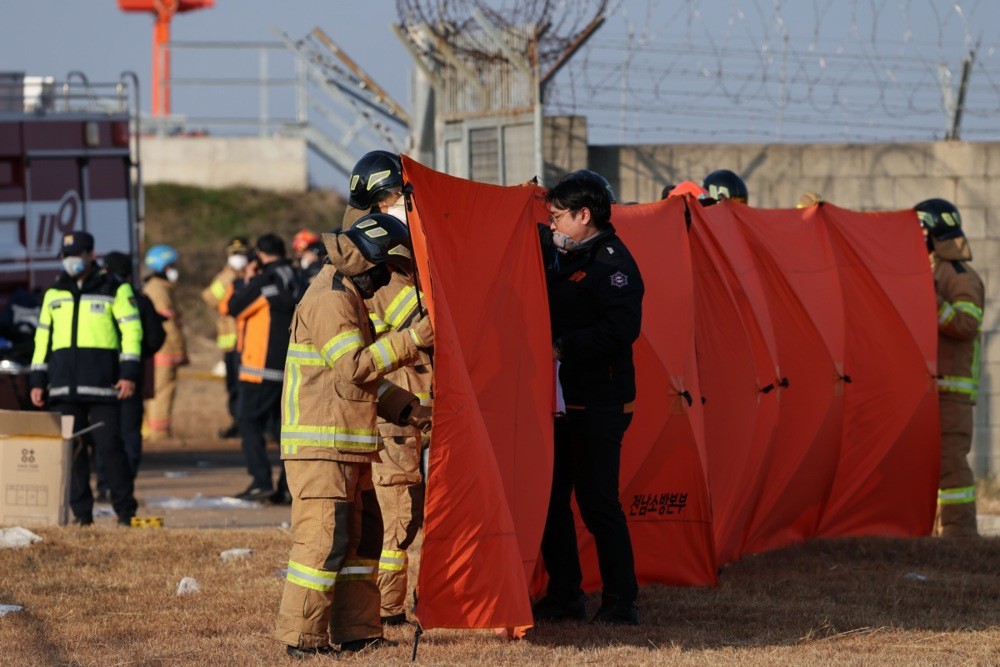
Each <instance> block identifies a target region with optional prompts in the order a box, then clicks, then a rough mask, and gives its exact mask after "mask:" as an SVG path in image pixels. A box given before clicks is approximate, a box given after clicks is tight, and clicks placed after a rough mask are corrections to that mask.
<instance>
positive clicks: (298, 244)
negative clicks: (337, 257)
mask: <svg viewBox="0 0 1000 667" xmlns="http://www.w3.org/2000/svg"><path fill="white" fill-rule="evenodd" d="M316 241H319V235H318V234H316V233H315V232H312V231H309V230H308V229H300V230H299V231H298V233H297V234H295V236H294V237H293V238H292V248H293V249H294V250H295V252H305V251H306V248H308V247H309V244H310V243H315V242H316Z"/></svg>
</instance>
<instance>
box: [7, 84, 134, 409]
mask: <svg viewBox="0 0 1000 667" xmlns="http://www.w3.org/2000/svg"><path fill="white" fill-rule="evenodd" d="M139 136H140V133H139V85H138V78H137V77H136V75H135V74H134V73H131V72H125V73H123V74H122V76H121V78H120V79H119V80H118V81H114V82H110V83H97V82H91V81H89V80H88V78H87V77H86V76H85V75H84V74H83V73H82V72H70V73H69V74H68V75H67V76H66V78H65V80H63V81H57V80H56V79H55V78H54V77H38V76H25V75H24V74H23V73H19V72H0V407H24V400H23V397H24V394H25V392H23V387H24V385H25V374H26V371H27V364H28V363H29V362H30V354H31V339H32V334H33V329H34V325H35V324H37V315H38V309H37V307H38V304H40V303H41V294H42V292H44V290H45V289H46V288H47V287H48V286H49V285H51V284H52V282H53V280H54V279H55V277H56V276H57V275H58V274H59V272H60V271H61V270H62V265H61V261H60V257H59V251H60V247H61V241H62V237H63V235H64V234H67V233H70V232H72V231H74V230H85V231H88V232H90V233H91V234H93V235H94V239H95V243H96V245H95V251H96V253H97V255H98V257H101V256H103V255H104V254H106V253H108V252H110V251H112V250H118V251H121V252H127V253H131V255H132V258H133V261H134V262H138V258H139V252H138V251H139V248H140V246H141V242H142V220H143V202H142V172H141V169H140V164H139ZM134 268H135V275H138V266H137V265H136V266H135V267H134Z"/></svg>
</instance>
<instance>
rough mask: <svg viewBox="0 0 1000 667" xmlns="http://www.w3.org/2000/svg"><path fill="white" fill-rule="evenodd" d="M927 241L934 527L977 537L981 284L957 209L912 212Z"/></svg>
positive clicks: (945, 205) (936, 205)
mask: <svg viewBox="0 0 1000 667" xmlns="http://www.w3.org/2000/svg"><path fill="white" fill-rule="evenodd" d="M914 208H915V210H916V212H917V216H918V217H919V218H920V224H921V226H922V227H923V228H924V235H925V237H926V239H927V250H928V252H929V253H930V259H931V270H932V271H933V272H934V288H935V290H936V291H937V305H938V397H939V399H940V403H941V482H940V484H939V489H938V526H937V530H938V531H939V533H940V534H941V535H943V536H957V535H977V534H978V531H977V529H976V486H975V480H974V478H973V475H972V469H971V468H970V467H969V461H968V455H969V450H970V449H971V446H972V406H973V405H975V404H976V397H977V395H978V394H979V345H980V340H979V339H980V329H981V328H982V324H983V299H984V292H983V281H982V280H981V279H980V278H979V274H977V273H976V272H975V271H974V270H973V268H972V266H970V264H969V262H970V261H971V260H972V250H971V249H970V248H969V242H968V240H967V239H966V238H965V234H964V233H963V232H962V218H961V216H960V215H959V212H958V209H957V208H955V206H954V205H953V204H951V203H950V202H948V201H945V200H944V199H928V200H926V201H922V202H920V203H919V204H917V205H916V206H915V207H914Z"/></svg>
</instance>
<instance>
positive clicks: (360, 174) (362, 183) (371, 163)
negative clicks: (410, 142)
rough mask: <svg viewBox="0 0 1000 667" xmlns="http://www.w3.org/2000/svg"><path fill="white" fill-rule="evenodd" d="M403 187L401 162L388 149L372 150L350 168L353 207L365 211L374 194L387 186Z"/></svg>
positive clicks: (372, 202) (370, 205) (370, 204)
mask: <svg viewBox="0 0 1000 667" xmlns="http://www.w3.org/2000/svg"><path fill="white" fill-rule="evenodd" d="M401 187H403V163H402V162H401V161H400V159H399V156H398V155H396V154H395V153H390V152H389V151H372V152H370V153H365V155H364V156H363V157H362V158H361V159H360V160H358V162H357V164H355V165H354V169H352V170H351V196H350V197H349V198H348V200H347V203H349V204H350V205H351V206H353V207H354V208H359V209H362V210H364V211H367V210H368V209H370V208H371V207H372V206H374V205H375V203H376V195H378V194H379V193H380V192H384V191H385V190H388V189H389V188H401Z"/></svg>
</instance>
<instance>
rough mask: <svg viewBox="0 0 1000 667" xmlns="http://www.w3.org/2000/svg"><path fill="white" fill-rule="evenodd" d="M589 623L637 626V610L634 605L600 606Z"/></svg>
mask: <svg viewBox="0 0 1000 667" xmlns="http://www.w3.org/2000/svg"><path fill="white" fill-rule="evenodd" d="M591 623H603V624H604V625H639V610H638V609H637V608H636V606H635V605H634V604H609V605H601V608H600V609H598V610H597V613H596V614H594V618H593V620H592V621H591Z"/></svg>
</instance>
